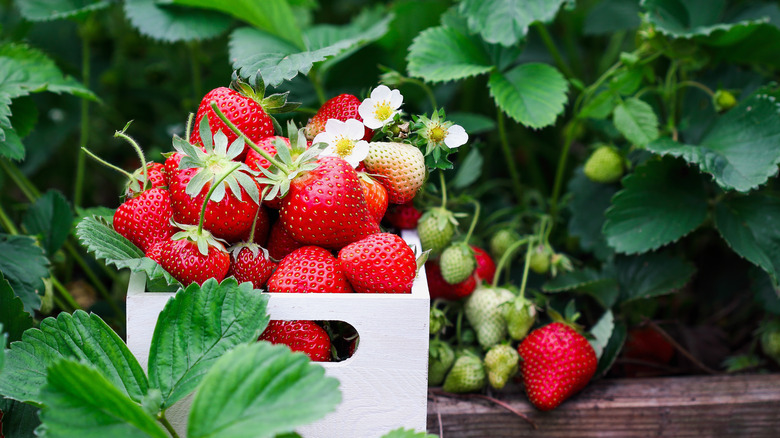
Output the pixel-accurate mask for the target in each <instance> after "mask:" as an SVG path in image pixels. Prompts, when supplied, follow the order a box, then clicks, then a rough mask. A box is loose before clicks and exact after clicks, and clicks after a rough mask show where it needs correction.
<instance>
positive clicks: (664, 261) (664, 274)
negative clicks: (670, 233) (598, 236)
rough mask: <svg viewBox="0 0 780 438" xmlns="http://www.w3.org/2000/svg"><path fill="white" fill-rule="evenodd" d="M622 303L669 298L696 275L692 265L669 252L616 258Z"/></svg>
mask: <svg viewBox="0 0 780 438" xmlns="http://www.w3.org/2000/svg"><path fill="white" fill-rule="evenodd" d="M615 271H616V272H617V280H618V283H619V284H620V291H621V293H620V303H621V304H622V303H626V302H629V301H633V300H638V299H643V298H653V297H657V296H660V295H666V294H669V293H672V292H674V291H676V290H677V289H680V288H681V287H683V286H685V284H686V283H688V281H690V279H691V277H692V276H693V274H694V273H695V272H696V267H695V266H693V264H692V263H691V262H689V261H687V260H685V259H683V258H681V257H676V256H672V255H670V254H668V253H666V252H653V253H647V254H641V255H637V256H618V257H616V258H615Z"/></svg>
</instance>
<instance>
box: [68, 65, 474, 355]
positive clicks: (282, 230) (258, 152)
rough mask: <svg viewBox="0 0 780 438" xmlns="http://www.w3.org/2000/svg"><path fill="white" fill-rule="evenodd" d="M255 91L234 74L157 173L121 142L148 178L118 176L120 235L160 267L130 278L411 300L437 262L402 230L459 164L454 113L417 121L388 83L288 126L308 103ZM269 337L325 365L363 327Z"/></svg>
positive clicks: (276, 329)
mask: <svg viewBox="0 0 780 438" xmlns="http://www.w3.org/2000/svg"><path fill="white" fill-rule="evenodd" d="M257 81H259V82H256V83H252V84H250V83H248V82H245V81H243V80H241V79H239V78H237V77H236V76H234V78H233V81H232V83H231V85H230V87H229V88H228V87H220V88H216V89H214V90H212V91H210V92H209V93H207V94H206V95H205V96H204V97H203V99H202V101H201V103H200V106H199V108H198V110H197V113H196V114H195V115H194V117H193V116H191V117H190V119H189V120H188V123H187V128H186V131H185V135H184V137H181V136H178V135H174V136H173V140H172V144H173V150H171V151H170V152H168V153H165V154H163V155H164V157H163V158H164V160H161V162H149V163H147V161H146V157H145V154H144V153H143V151H142V150H141V148H140V147H139V146H138V144H136V142H135V141H134V140H133V139H132V138H130V137H129V135H128V134H127V131H128V128H129V126H130V124H128V125H127V126H125V128H124V129H123V130H122V131H119V132H117V133H116V136H117V137H120V138H123V139H124V140H126V141H127V142H129V143H130V144H131V145H132V146H133V148H134V149H135V150H136V152H137V154H138V156H139V159H140V161H141V167H140V168H139V169H138V170H136V171H135V172H133V173H132V174H131V173H128V172H125V171H123V170H121V169H118V168H117V169H118V170H120V171H122V172H123V173H125V174H126V175H127V176H128V183H127V186H126V189H125V191H124V201H123V202H122V204H121V205H120V206H119V207H118V208H117V209H116V211H115V213H114V214H113V217H112V218H111V221H110V222H111V223H110V227H111V228H113V230H115V231H116V232H117V233H118V234H119V235H121V236H122V237H123V238H125V239H127V241H129V243H128V245H130V246H131V247H132V248H134V249H137V250H139V251H141V252H142V253H143V255H144V257H145V259H149V260H150V261H153V262H155V266H157V267H156V268H155V267H153V266H150V263H151V262H150V261H144V262H141V263H140V266H139V265H136V266H134V267H131V268H133V269H139V270H143V271H144V272H146V273H147V275H150V276H151V277H156V276H159V275H163V276H165V277H166V278H167V279H168V280H169V282H178V283H180V284H182V285H184V286H186V285H189V284H192V283H198V284H202V283H203V282H204V281H206V280H208V279H211V278H213V279H216V280H217V281H222V280H223V279H224V278H226V277H230V276H232V277H234V278H236V280H238V281H239V282H250V283H251V284H252V286H253V287H254V288H255V289H258V290H264V291H268V292H275V293H410V292H411V289H412V283H413V282H414V279H415V277H416V276H417V271H418V269H419V268H420V267H421V266H420V265H422V264H423V263H424V262H425V258H426V256H427V254H426V253H422V254H421V255H420V257H419V258H418V256H417V255H416V254H415V249H413V248H411V247H410V246H409V244H408V243H406V242H405V241H404V240H403V239H402V238H401V237H400V236H399V235H398V234H396V233H394V232H391V231H397V230H400V229H409V228H416V227H417V221H418V219H419V218H420V215H421V214H422V213H420V211H419V210H418V209H417V207H415V199H416V197H417V195H418V193H420V191H421V188H422V187H423V185H424V183H425V181H426V180H427V178H428V174H429V171H430V170H434V169H436V168H437V167H438V168H443V167H451V163H449V161H448V160H447V155H448V154H449V152H450V151H451V150H453V149H455V148H457V147H458V146H460V145H462V144H463V143H465V142H466V139H467V137H468V136H467V134H466V133H465V131H463V128H461V127H460V126H458V125H454V124H453V123H451V122H447V121H445V119H444V112H443V111H437V112H436V113H435V115H434V116H433V118H432V119H427V118H426V117H425V116H424V115H423V116H413V120H414V121H415V122H416V123H415V124H411V123H410V122H409V121H408V120H407V115H406V114H405V113H404V112H403V111H402V109H401V107H402V104H403V96H402V95H401V94H400V92H399V91H398V90H392V89H390V88H389V87H387V86H384V85H380V86H378V87H376V88H375V89H374V90H373V91H372V92H371V93H370V95H369V96H368V97H367V98H365V99H363V100H360V99H359V98H358V97H356V96H354V95H351V94H341V95H338V96H335V97H333V98H332V99H330V100H328V101H326V102H325V103H324V104H323V105H322V106H321V108H320V109H319V110H318V111H317V112H316V114H314V115H313V116H312V117H311V118H310V119H309V120H308V121H306V123H305V124H301V125H298V124H296V122H295V121H294V120H290V121H288V122H287V124H286V126H284V127H282V126H281V125H280V124H279V123H278V122H277V121H276V119H275V118H274V116H273V114H275V113H278V112H285V111H290V110H291V109H294V108H295V107H296V106H297V105H296V104H295V103H291V102H288V101H287V95H288V93H281V94H273V95H270V96H267V97H266V96H264V94H265V90H264V84H263V83H262V81H260V80H259V79H257ZM87 152H88V153H89V154H90V155H92V156H93V158H95V159H97V160H100V158H98V157H96V156H94V155H93V154H92V153H91V152H89V151H87ZM100 161H102V160H100ZM104 164H108V163H105V162H104ZM109 166H111V165H109ZM112 167H113V166H112ZM93 222H94V221H93ZM106 226H109V225H108V224H106ZM81 235H82V236H81V237H82V240H83V241H84V242H85V243H86V245H87V246H88V247H90V248H91V249H93V250H94V248H95V246H99V243H97V242H95V240H96V239H95V238H94V236H91V235H90V234H89V233H84V232H83V230H82V233H81ZM425 246H426V244H425V243H424V244H423V248H422V249H423V250H425V249H426V248H425ZM461 249H463V250H464V251H471V249H470V248H467V247H465V246H464V247H462V248H461ZM420 252H422V251H420ZM102 254H105V253H100V254H98V255H99V256H100V255H102ZM155 269H160V270H161V272H162V274H157V273H155V272H154V271H155ZM462 275H464V276H467V275H470V273H466V272H465V271H464V272H463V273H462ZM483 275H487V274H483ZM261 339H265V340H269V341H271V342H274V343H285V344H287V345H289V346H290V347H291V348H292V349H294V350H297V351H304V352H306V353H307V354H308V355H309V356H310V357H311V358H312V359H313V360H319V361H323V360H331V359H332V358H333V359H341V358H344V357H348V355H349V354H351V352H352V351H354V349H355V345H356V344H357V339H356V336H355V334H354V329H351V327H348V326H342V325H340V324H338V323H335V322H327V321H318V322H315V321H278V322H274V323H273V324H271V326H269V329H268V330H267V333H265V334H264V335H263V336H262V337H261ZM332 341H333V342H332ZM336 343H338V344H339V345H338V346H337V345H336Z"/></svg>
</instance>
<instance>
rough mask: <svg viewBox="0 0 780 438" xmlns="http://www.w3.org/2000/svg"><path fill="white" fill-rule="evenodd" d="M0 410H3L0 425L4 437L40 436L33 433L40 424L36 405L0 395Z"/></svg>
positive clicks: (29, 437) (28, 437)
mask: <svg viewBox="0 0 780 438" xmlns="http://www.w3.org/2000/svg"><path fill="white" fill-rule="evenodd" d="M0 411H2V412H3V421H2V422H1V423H0V426H2V432H3V433H4V434H5V436H6V437H8V438H10V437H13V438H37V437H39V436H40V435H36V434H35V429H36V428H37V427H38V426H40V424H41V421H40V420H39V419H38V408H37V407H36V406H33V405H28V404H27V403H22V402H18V401H16V400H13V399H10V398H2V397H0Z"/></svg>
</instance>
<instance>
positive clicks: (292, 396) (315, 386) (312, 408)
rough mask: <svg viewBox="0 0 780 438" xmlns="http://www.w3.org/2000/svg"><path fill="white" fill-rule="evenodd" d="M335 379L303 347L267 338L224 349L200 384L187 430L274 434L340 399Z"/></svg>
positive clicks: (193, 433)
mask: <svg viewBox="0 0 780 438" xmlns="http://www.w3.org/2000/svg"><path fill="white" fill-rule="evenodd" d="M338 384H339V381H338V380H337V379H335V378H333V377H326V376H325V370H324V368H322V367H321V366H319V365H316V364H313V363H311V362H310V361H309V360H308V358H307V357H306V355H304V354H303V353H292V352H291V351H290V349H289V348H288V347H287V346H284V345H271V344H270V343H268V342H255V343H252V344H242V345H239V346H237V347H235V348H234V349H232V350H231V351H229V352H228V353H226V354H224V355H223V356H222V357H221V358H220V359H219V360H217V362H216V363H215V364H214V365H213V366H212V368H211V370H210V371H209V372H208V374H206V376H205V377H204V378H203V381H202V382H201V384H200V386H199V387H198V392H197V393H196V394H195V399H194V400H193V402H192V410H191V411H190V416H189V424H188V428H187V436H188V437H189V438H202V437H211V436H216V434H217V433H218V434H219V436H248V435H247V431H251V432H250V435H251V436H252V437H254V438H264V437H273V436H275V435H276V434H277V433H281V432H289V431H292V430H293V429H295V428H296V427H298V426H300V425H304V424H308V423H310V422H312V421H315V420H318V419H320V418H322V417H323V416H325V414H327V413H329V412H331V411H333V410H334V409H335V408H336V406H337V405H338V404H339V403H340V402H341V392H340V391H339V390H338Z"/></svg>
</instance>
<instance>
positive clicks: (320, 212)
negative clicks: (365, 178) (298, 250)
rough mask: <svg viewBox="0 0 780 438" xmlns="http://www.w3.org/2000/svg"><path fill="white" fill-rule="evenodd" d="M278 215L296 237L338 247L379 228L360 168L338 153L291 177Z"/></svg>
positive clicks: (375, 231) (307, 241) (310, 243)
mask: <svg viewBox="0 0 780 438" xmlns="http://www.w3.org/2000/svg"><path fill="white" fill-rule="evenodd" d="M279 219H280V220H281V221H282V224H283V225H284V227H285V228H286V229H287V232H288V233H290V235H291V236H292V237H293V238H294V239H295V240H297V241H299V242H302V243H305V244H309V245H319V246H324V247H328V248H333V249H339V248H341V247H343V246H344V245H347V244H349V243H352V242H354V241H357V240H360V239H361V238H363V237H365V236H367V235H369V234H373V233H377V232H379V225H378V224H377V223H376V221H374V220H373V218H372V217H371V213H370V212H369V210H368V205H367V204H366V200H365V197H364V196H363V188H362V187H361V185H360V179H359V178H358V175H357V172H355V169H353V168H352V166H350V165H349V163H347V162H346V161H345V160H343V159H342V158H339V157H323V158H320V159H319V160H318V161H317V167H316V168H315V169H313V170H310V171H308V172H305V173H303V174H300V175H298V176H296V177H295V178H294V179H293V180H292V181H290V190H289V193H288V194H287V196H285V197H284V199H283V200H282V208H281V210H280V211H279Z"/></svg>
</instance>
